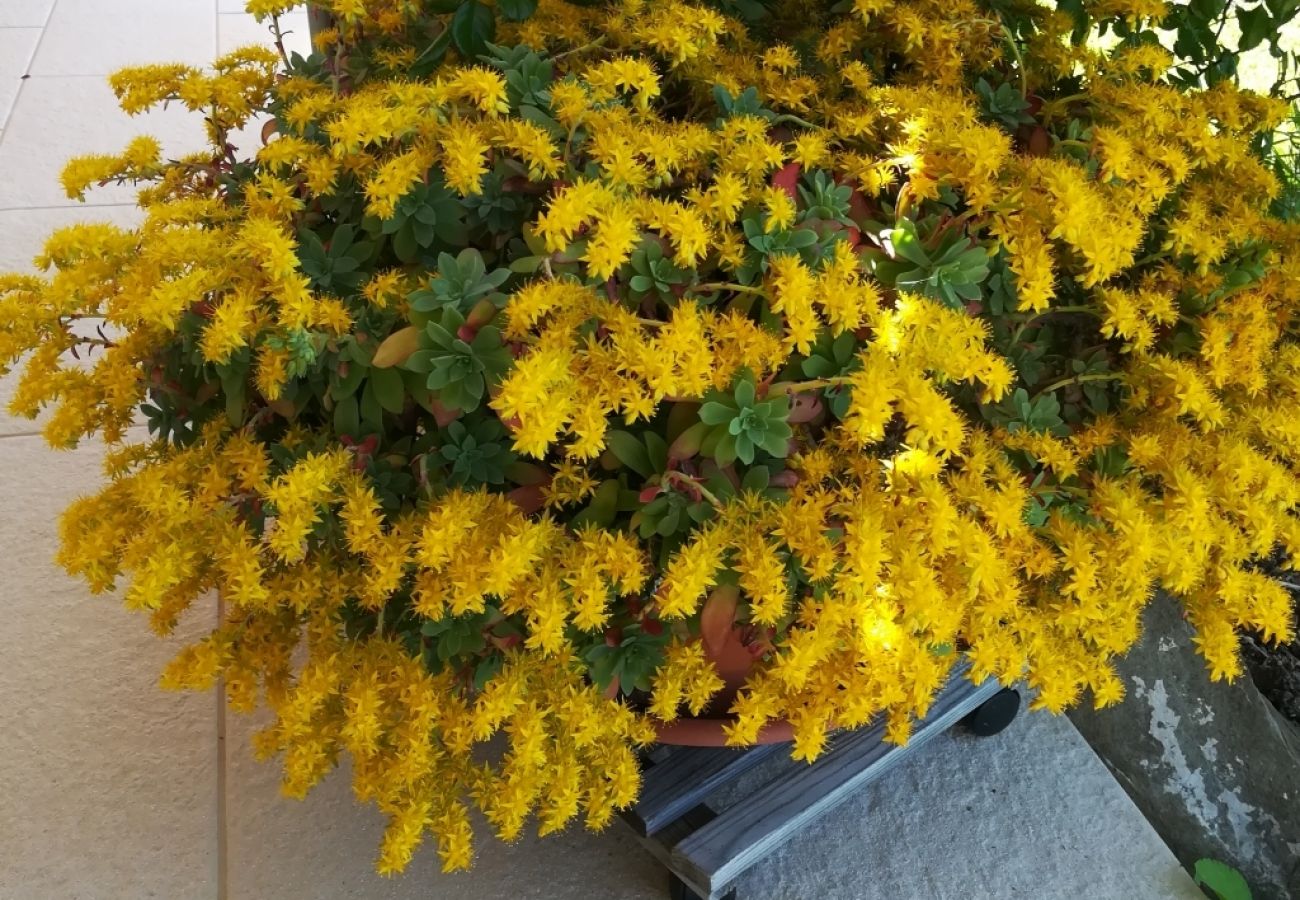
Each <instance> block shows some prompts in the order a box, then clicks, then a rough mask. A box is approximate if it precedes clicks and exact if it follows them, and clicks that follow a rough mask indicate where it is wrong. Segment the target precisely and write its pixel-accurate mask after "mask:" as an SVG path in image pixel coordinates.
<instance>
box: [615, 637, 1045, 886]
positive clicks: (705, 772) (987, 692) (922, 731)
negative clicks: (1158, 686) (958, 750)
mask: <svg viewBox="0 0 1300 900" xmlns="http://www.w3.org/2000/svg"><path fill="white" fill-rule="evenodd" d="M966 668H967V664H966V662H965V660H962V661H960V662H959V663H958V664H957V666H956V667H955V668H954V671H953V676H952V677H950V678H949V680H948V683H947V685H946V686H945V687H944V689H943V690H942V691H941V692H940V693H939V695H938V696H937V697H936V698H935V701H934V704H933V706H932V707H931V708H930V712H929V714H928V715H927V716H926V717H925V718H924V719H922V720H921V721H920V722H918V723H917V724H916V727H915V729H914V731H913V733H912V738H911V740H910V741H909V742H908V743H907V745H906V746H903V747H897V746H894V745H893V744H887V743H885V742H884V741H883V740H882V738H883V736H884V724H883V723H878V724H875V725H873V726H871V727H867V728H861V729H858V730H856V731H844V732H837V733H835V734H833V735H831V736H830V738H829V739H828V741H827V747H826V750H825V751H824V752H823V754H822V755H821V757H819V758H818V760H817V761H816V762H815V763H813V764H812V765H809V764H807V763H802V762H796V761H794V760H792V759H790V758H789V755H788V754H789V747H788V745H784V744H768V745H764V746H758V747H753V748H749V749H745V750H736V749H730V748H712V747H710V748H702V747H662V746H661V747H658V748H656V749H655V750H654V751H652V752H651V753H650V754H648V755H647V757H646V771H645V776H644V780H643V784H642V789H641V798H640V800H639V801H638V802H637V804H636V805H635V806H633V807H632V808H631V809H629V810H628V811H627V812H626V813H624V815H623V818H624V820H625V821H626V822H627V823H628V824H629V825H630V826H631V827H632V829H633V830H634V831H635V832H636V834H637V836H638V838H639V839H640V840H641V843H642V844H643V845H644V846H645V847H646V849H648V850H649V851H650V853H651V854H652V855H654V857H655V858H656V859H658V860H659V861H660V862H661V863H663V864H664V865H665V866H666V867H667V868H668V870H669V872H670V873H671V876H672V882H671V884H672V897H673V900H679V898H680V900H692V898H699V900H721V898H724V897H726V896H727V894H728V892H729V890H730V887H731V885H732V883H733V882H734V881H735V880H736V879H737V878H738V877H740V875H741V874H742V873H744V872H745V870H747V869H749V868H750V867H751V866H753V865H754V864H755V863H758V862H759V861H761V860H762V859H763V858H764V857H765V856H767V855H768V854H769V853H771V852H772V851H774V850H776V849H777V848H778V847H780V846H781V845H782V844H784V843H785V842H786V841H788V840H789V839H790V838H792V837H793V836H794V835H795V834H797V833H798V832H799V830H800V829H801V828H803V827H804V825H806V824H807V823H808V822H810V821H812V820H813V819H814V818H816V817H817V816H820V815H822V814H823V813H825V812H827V811H828V810H830V809H831V808H832V807H834V806H835V805H836V804H838V803H840V802H841V801H843V800H845V799H847V797H848V796H849V795H850V794H851V793H852V792H853V791H856V790H858V789H859V788H861V787H862V786H863V785H866V784H869V783H870V782H872V781H875V780H876V779H877V778H880V777H881V776H883V775H884V774H885V773H887V772H888V771H889V770H890V769H892V768H893V767H894V766H896V765H898V764H899V763H900V762H902V761H903V760H905V759H906V758H907V757H908V756H909V755H911V754H912V753H913V752H915V751H916V750H917V748H919V747H921V746H923V745H924V744H925V743H926V742H927V741H928V740H930V739H931V738H933V737H935V736H936V735H939V734H942V733H943V732H945V731H947V730H948V729H949V728H951V727H952V726H953V725H956V724H958V723H961V724H963V725H965V726H966V727H967V728H969V729H970V730H971V731H972V732H974V733H976V734H980V735H991V734H996V733H997V732H999V731H1001V730H1002V729H1003V728H1005V727H1006V726H1007V725H1009V724H1010V723H1011V721H1012V719H1014V718H1015V716H1016V713H1017V712H1018V711H1019V708H1020V696H1019V694H1018V693H1016V691H1014V690H1010V689H1004V688H1002V687H1001V686H1000V685H998V683H997V682H996V681H993V680H989V681H986V682H984V683H983V684H980V685H975V684H972V683H971V682H969V681H968V680H966V678H964V677H960V676H961V675H962V674H963V673H964V672H965V670H966ZM769 760H770V761H771V762H772V765H771V766H770V771H769V772H767V773H765V774H766V777H761V778H757V779H755V783H753V784H751V785H748V786H747V787H746V789H745V793H744V795H743V797H742V798H741V799H738V800H736V801H735V802H733V803H731V804H730V805H728V806H725V807H722V806H720V805H718V804H716V803H714V804H711V803H710V802H709V801H710V797H711V795H713V794H714V793H715V792H716V791H718V790H719V789H720V788H723V787H725V786H727V785H731V784H732V783H733V782H735V781H736V780H737V779H739V778H740V777H741V776H742V775H744V774H746V773H747V772H750V771H752V770H754V769H755V768H757V767H758V766H759V765H760V764H761V763H763V762H765V761H769Z"/></svg>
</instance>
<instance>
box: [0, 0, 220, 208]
mask: <svg viewBox="0 0 1300 900" xmlns="http://www.w3.org/2000/svg"><path fill="white" fill-rule="evenodd" d="M0 2H3V0H0ZM212 18H214V19H215V18H216V16H215V15H214V16H213V17H212ZM141 134H149V135H152V136H153V137H155V138H157V139H158V140H159V141H160V142H161V143H162V146H163V153H164V154H165V155H167V156H176V155H180V154H184V153H192V152H194V151H196V150H199V149H201V148H202V147H203V146H204V144H205V139H204V135H203V118H202V116H201V115H199V114H198V113H191V112H189V111H188V110H186V109H184V108H182V107H178V106H175V107H172V108H170V109H165V110H163V109H159V110H153V111H150V112H148V113H145V114H143V115H139V116H128V115H126V114H125V113H123V112H122V111H121V109H119V108H118V105H117V99H116V98H115V97H114V96H113V92H112V90H110V89H109V87H108V83H107V82H106V81H105V80H104V79H102V78H76V77H66V78H41V77H36V76H33V77H32V78H29V79H27V81H26V82H24V84H23V89H22V92H21V94H20V95H19V97H18V102H17V103H16V104H15V105H14V110H13V114H12V115H10V117H9V122H8V124H7V125H6V126H5V134H4V140H3V141H0V210H6V209H31V208H36V207H45V206H77V205H79V204H78V203H77V201H75V200H69V199H68V197H67V195H66V194H65V193H64V191H63V187H62V186H61V185H60V183H59V173H60V172H62V171H63V166H64V164H65V163H66V162H67V160H68V159H69V157H73V156H77V155H81V154H88V153H117V152H120V151H121V150H122V148H124V147H125V146H126V144H127V143H128V142H129V141H130V140H131V139H132V138H133V137H136V136H137V135H141ZM136 193H137V189H136V188H134V187H132V186H130V185H124V186H118V185H110V186H108V187H103V188H92V189H91V190H90V191H88V192H87V195H86V197H87V201H88V202H89V203H91V204H94V205H111V204H122V203H134V202H135V198H136Z"/></svg>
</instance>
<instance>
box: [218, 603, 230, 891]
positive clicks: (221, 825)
mask: <svg viewBox="0 0 1300 900" xmlns="http://www.w3.org/2000/svg"><path fill="white" fill-rule="evenodd" d="M225 617H226V604H225V600H224V598H223V597H222V595H221V592H220V591H217V627H220V626H221V623H222V621H224V619H225ZM216 696H217V900H227V897H228V895H229V889H230V885H229V877H228V875H229V865H228V862H229V844H230V841H229V838H228V837H227V834H226V829H227V825H228V818H227V813H226V786H227V779H226V680H225V678H218V679H217V690H216Z"/></svg>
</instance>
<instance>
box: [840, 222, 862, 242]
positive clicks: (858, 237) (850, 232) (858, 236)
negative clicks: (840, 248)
mask: <svg viewBox="0 0 1300 900" xmlns="http://www.w3.org/2000/svg"><path fill="white" fill-rule="evenodd" d="M844 234H845V238H846V239H847V240H848V242H849V246H850V247H856V246H857V245H858V244H860V243H862V232H861V231H859V230H858V228H857V226H856V225H850V226H849V227H848V228H845V229H844Z"/></svg>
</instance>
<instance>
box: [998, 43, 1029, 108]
mask: <svg viewBox="0 0 1300 900" xmlns="http://www.w3.org/2000/svg"><path fill="white" fill-rule="evenodd" d="M1002 36H1003V37H1005V38H1006V40H1007V46H1008V47H1010V48H1011V55H1012V56H1014V57H1015V59H1016V68H1017V69H1018V70H1019V71H1020V96H1021V97H1028V96H1029V73H1028V72H1026V71H1025V58H1024V57H1023V56H1021V55H1020V45H1019V44H1017V43H1016V39H1015V36H1014V35H1012V33H1011V29H1010V28H1008V27H1007V26H1006V25H1003V26H1002Z"/></svg>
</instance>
